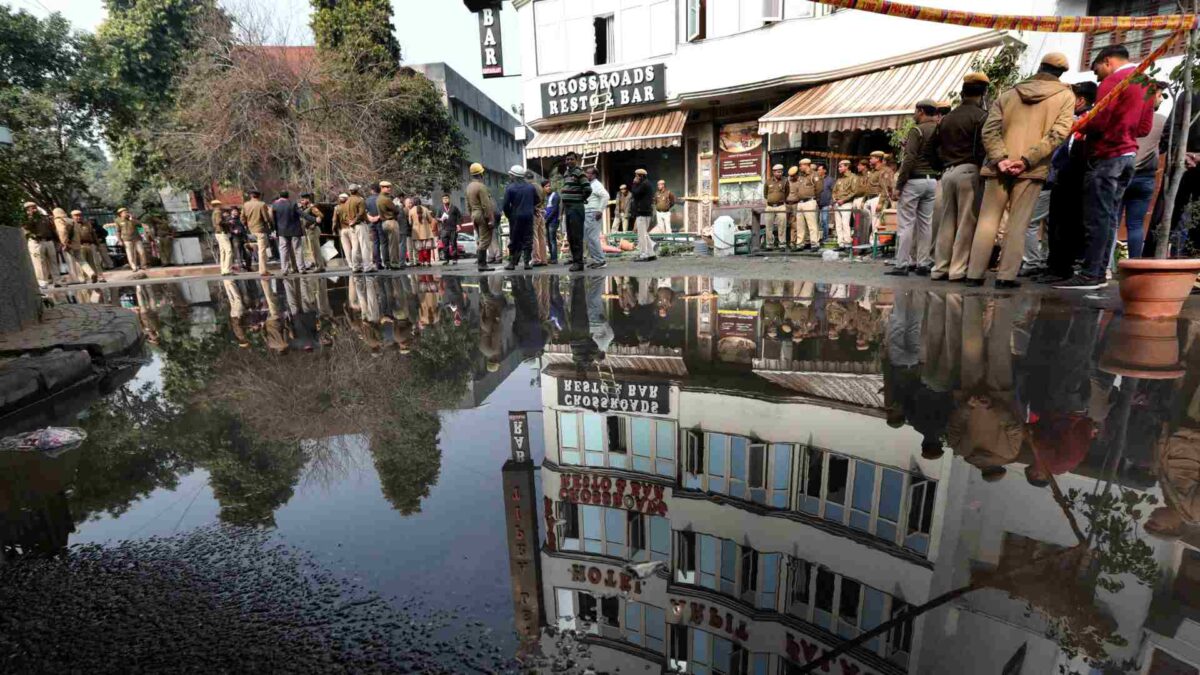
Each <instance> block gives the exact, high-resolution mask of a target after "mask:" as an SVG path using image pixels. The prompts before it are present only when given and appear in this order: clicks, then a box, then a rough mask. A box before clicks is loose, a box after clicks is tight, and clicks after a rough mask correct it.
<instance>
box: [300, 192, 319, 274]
mask: <svg viewBox="0 0 1200 675" xmlns="http://www.w3.org/2000/svg"><path fill="white" fill-rule="evenodd" d="M321 217H322V214H321V209H319V208H317V205H316V204H313V196H312V193H311V192H305V193H304V194H302V195H300V224H301V225H302V226H303V228H304V248H305V249H306V250H307V251H308V255H309V257H310V258H312V265H310V266H308V267H305V268H304V269H303V270H301V272H307V271H308V270H310V269H311V270H314V271H317V272H324V271H325V257H324V256H322V255H321Z"/></svg>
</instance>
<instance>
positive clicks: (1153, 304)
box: [1117, 258, 1200, 319]
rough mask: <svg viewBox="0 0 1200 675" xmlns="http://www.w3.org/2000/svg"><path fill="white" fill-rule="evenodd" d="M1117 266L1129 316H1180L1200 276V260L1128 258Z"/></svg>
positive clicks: (1122, 300)
mask: <svg viewBox="0 0 1200 675" xmlns="http://www.w3.org/2000/svg"><path fill="white" fill-rule="evenodd" d="M1117 267H1118V269H1119V270H1120V275H1121V302H1122V303H1123V304H1124V305H1125V314H1126V315H1128V316H1140V317H1143V318H1147V319H1165V318H1171V317H1176V316H1179V310H1181V309H1183V301H1184V300H1187V297H1188V294H1189V293H1191V292H1192V287H1193V285H1194V284H1195V283H1196V275H1197V274H1200V258H1180V259H1177V260H1155V259H1152V258H1126V259H1125V260H1122V261H1121V262H1120V263H1118V266H1117Z"/></svg>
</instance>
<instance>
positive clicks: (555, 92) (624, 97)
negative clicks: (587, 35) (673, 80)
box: [542, 63, 667, 117]
mask: <svg viewBox="0 0 1200 675" xmlns="http://www.w3.org/2000/svg"><path fill="white" fill-rule="evenodd" d="M665 75H666V69H665V67H664V66H663V64H661V63H655V64H651V65H649V66H638V67H636V68H622V69H621V70H614V71H612V72H611V73H591V72H588V73H581V74H579V75H575V76H572V77H568V78H564V79H561V80H552V81H550V82H543V83H542V115H543V116H545V117H556V116H558V115H573V114H576V113H585V112H588V111H590V110H591V101H590V98H591V96H592V95H593V94H598V93H600V92H601V91H607V92H608V93H609V95H610V96H612V103H611V104H610V105H609V107H610V108H622V107H625V106H632V105H642V104H644V103H661V102H663V101H665V100H666V98H667V85H666V77H665Z"/></svg>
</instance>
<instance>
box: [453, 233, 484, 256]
mask: <svg viewBox="0 0 1200 675" xmlns="http://www.w3.org/2000/svg"><path fill="white" fill-rule="evenodd" d="M478 251H479V246H478V245H477V244H476V243H475V235H473V234H471V233H470V232H459V233H458V254H459V255H475V254H476V253H477V252H478Z"/></svg>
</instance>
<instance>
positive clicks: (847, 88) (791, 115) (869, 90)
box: [758, 45, 1002, 134]
mask: <svg viewBox="0 0 1200 675" xmlns="http://www.w3.org/2000/svg"><path fill="white" fill-rule="evenodd" d="M1001 48H1002V47H1001V46H1000V45H996V46H993V47H989V48H987V49H983V50H978V51H973V52H965V53H962V54H955V55H953V56H945V57H942V58H938V59H930V60H928V61H921V62H918V63H910V64H908V65H906V66H898V67H896V68H891V69H888V70H880V71H876V72H874V73H867V74H866V75H859V76H857V77H850V78H847V79H844V80H836V81H834V82H826V83H824V84H818V85H816V86H815V87H810V88H808V89H804V90H801V91H799V92H796V94H795V95H794V96H792V97H791V98H789V99H788V100H786V101H784V102H783V103H781V104H779V105H778V106H776V108H775V109H774V110H772V111H771V112H769V113H767V114H766V115H765V116H763V117H761V118H759V120H758V132H759V133H761V134H786V133H797V132H804V131H807V132H817V131H840V130H850V129H897V128H899V127H900V125H901V124H903V122H904V119H905V118H906V117H908V116H910V115H912V113H913V105H914V104H915V103H916V102H917V101H919V100H921V99H923V98H931V99H933V100H935V101H936V100H939V99H946V98H949V97H950V96H951V95H952V94H953V93H955V92H957V91H958V90H959V89H961V88H962V78H963V76H964V75H966V74H967V73H969V72H971V70H972V68H971V63H972V62H973V61H975V60H976V59H981V58H991V57H993V56H995V55H996V54H997V53H998V52H999V51H1000V49H1001Z"/></svg>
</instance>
